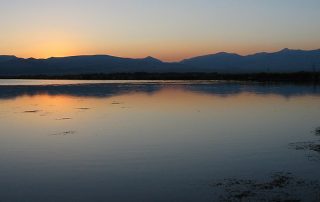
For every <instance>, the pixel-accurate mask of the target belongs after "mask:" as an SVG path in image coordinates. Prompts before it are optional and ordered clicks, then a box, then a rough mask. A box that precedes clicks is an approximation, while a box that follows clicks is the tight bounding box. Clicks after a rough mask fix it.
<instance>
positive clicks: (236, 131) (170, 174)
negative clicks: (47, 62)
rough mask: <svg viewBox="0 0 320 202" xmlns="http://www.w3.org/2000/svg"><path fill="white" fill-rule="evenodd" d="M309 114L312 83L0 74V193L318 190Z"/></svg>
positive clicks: (76, 196)
mask: <svg viewBox="0 0 320 202" xmlns="http://www.w3.org/2000/svg"><path fill="white" fill-rule="evenodd" d="M319 126H320V89H319V88H318V87H317V86H310V85H291V84H286V85H280V84H279V85H275V84H274V85H263V84H258V83H235V82H188V81H184V82H173V81H170V82H169V81H163V82H153V81H148V82H138V81H126V82H124V81H123V82H119V81H117V82H116V81H109V82H100V81H95V82H90V81H87V82H83V81H23V80H0V201H1V202H7V201H8V202H11V201H13V202H14V201H41V202H42V201H59V202H60V201H68V202H69V201H219V200H221V201H222V200H225V201H238V200H239V201H240V200H242V201H250V200H251V201H260V200H262V199H266V201H273V200H274V201H276V200H278V201H279V200H280V201H281V200H302V201H318V200H320V191H319V190H320V189H319V187H320V186H319V185H318V181H319V180H320V169H319V168H320V146H319V145H320V144H319V141H320V137H319V136H318V135H319V133H320V131H318V129H317V128H318V127H319ZM318 132H319V133H318Z"/></svg>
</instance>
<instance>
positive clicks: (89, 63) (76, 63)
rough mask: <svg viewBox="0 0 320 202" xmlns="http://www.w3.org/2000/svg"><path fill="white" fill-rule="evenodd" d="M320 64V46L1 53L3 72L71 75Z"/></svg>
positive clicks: (299, 67)
mask: <svg viewBox="0 0 320 202" xmlns="http://www.w3.org/2000/svg"><path fill="white" fill-rule="evenodd" d="M319 65H320V49H318V50H310V51H305V50H290V49H287V48H286V49H283V50H280V51H278V52H274V53H266V52H261V53H256V54H251V55H246V56H242V55H238V54H235V53H226V52H220V53H216V54H210V55H204V56H198V57H194V58H189V59H185V60H182V61H181V62H171V63H170V62H162V61H161V60H159V59H156V58H153V57H151V56H148V57H146V58H138V59H133V58H121V57H116V56H110V55H80V56H69V57H51V58H48V59H35V58H28V59H24V58H17V57H15V56H8V55H3V56H0V75H10V76H12V75H68V74H92V73H104V74H108V73H124V72H125V73H132V72H150V73H163V72H182V73H183V72H217V73H257V72H283V73H287V72H298V71H309V72H310V71H314V70H315V69H316V67H317V66H319Z"/></svg>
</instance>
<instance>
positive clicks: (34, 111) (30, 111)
mask: <svg viewBox="0 0 320 202" xmlns="http://www.w3.org/2000/svg"><path fill="white" fill-rule="evenodd" d="M37 112H40V110H27V111H24V112H23V113H37Z"/></svg>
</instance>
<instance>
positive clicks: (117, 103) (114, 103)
mask: <svg viewBox="0 0 320 202" xmlns="http://www.w3.org/2000/svg"><path fill="white" fill-rule="evenodd" d="M111 104H112V105H121V104H122V103H121V102H112V103H111Z"/></svg>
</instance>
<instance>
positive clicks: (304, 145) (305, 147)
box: [289, 141, 320, 152]
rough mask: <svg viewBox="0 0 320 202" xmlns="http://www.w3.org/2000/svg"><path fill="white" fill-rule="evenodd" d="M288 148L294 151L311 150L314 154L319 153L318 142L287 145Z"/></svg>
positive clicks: (319, 143)
mask: <svg viewBox="0 0 320 202" xmlns="http://www.w3.org/2000/svg"><path fill="white" fill-rule="evenodd" d="M289 147H290V148H292V149H295V150H311V151H315V152H320V142H319V141H314V142H295V143H291V144H289Z"/></svg>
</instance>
